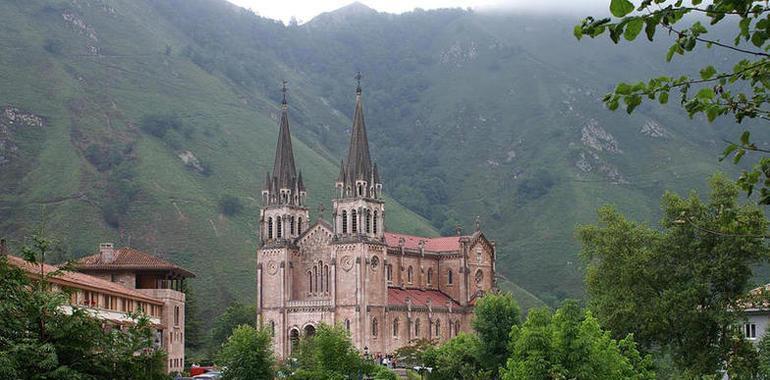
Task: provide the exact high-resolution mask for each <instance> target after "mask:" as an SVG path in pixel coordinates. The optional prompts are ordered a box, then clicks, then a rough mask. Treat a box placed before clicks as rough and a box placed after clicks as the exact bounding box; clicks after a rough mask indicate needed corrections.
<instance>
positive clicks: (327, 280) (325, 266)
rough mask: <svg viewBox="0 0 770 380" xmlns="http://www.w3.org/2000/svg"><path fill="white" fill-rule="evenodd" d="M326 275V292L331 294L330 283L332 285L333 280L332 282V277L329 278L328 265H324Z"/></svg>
mask: <svg viewBox="0 0 770 380" xmlns="http://www.w3.org/2000/svg"><path fill="white" fill-rule="evenodd" d="M324 273H325V274H326V291H327V292H329V291H331V290H330V289H331V287H330V286H329V283H330V281H331V280H330V277H329V266H328V265H324Z"/></svg>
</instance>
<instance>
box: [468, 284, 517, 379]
mask: <svg viewBox="0 0 770 380" xmlns="http://www.w3.org/2000/svg"><path fill="white" fill-rule="evenodd" d="M473 313H474V318H473V329H474V330H475V331H476V334H478V340H479V350H480V352H479V359H480V360H481V362H482V363H483V365H484V368H486V369H487V370H490V371H492V373H497V372H498V371H499V369H500V368H502V367H504V366H505V361H506V360H507V359H508V357H509V356H510V351H509V348H508V333H509V332H510V331H511V328H512V327H513V326H516V325H518V324H519V314H520V309H519V305H518V304H517V303H516V300H514V299H513V296H512V295H511V294H510V293H496V294H495V293H490V294H487V295H485V296H484V297H482V298H481V299H479V300H478V301H477V302H476V307H475V308H474V309H473Z"/></svg>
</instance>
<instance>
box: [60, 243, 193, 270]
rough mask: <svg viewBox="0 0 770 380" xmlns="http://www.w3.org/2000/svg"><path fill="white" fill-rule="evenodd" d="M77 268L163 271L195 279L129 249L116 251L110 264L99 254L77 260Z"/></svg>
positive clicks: (155, 259) (158, 259)
mask: <svg viewBox="0 0 770 380" xmlns="http://www.w3.org/2000/svg"><path fill="white" fill-rule="evenodd" d="M75 266H76V267H77V268H78V269H79V270H116V269H140V270H163V271H172V272H175V273H176V274H178V275H180V276H183V277H195V274H194V273H192V272H190V271H188V270H186V269H184V268H182V267H179V266H176V265H174V264H172V263H170V262H168V261H166V260H163V259H160V258H157V257H155V256H153V255H150V254H148V253H144V252H142V251H138V250H136V249H133V248H128V247H123V248H117V249H115V259H114V260H113V261H112V262H110V263H107V262H104V261H103V260H102V256H101V255H100V254H98V253H97V254H95V255H91V256H86V257H83V258H81V259H79V260H77V261H76V262H75Z"/></svg>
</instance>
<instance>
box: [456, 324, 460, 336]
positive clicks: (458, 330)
mask: <svg viewBox="0 0 770 380" xmlns="http://www.w3.org/2000/svg"><path fill="white" fill-rule="evenodd" d="M459 333H460V321H455V335H457V334H459Z"/></svg>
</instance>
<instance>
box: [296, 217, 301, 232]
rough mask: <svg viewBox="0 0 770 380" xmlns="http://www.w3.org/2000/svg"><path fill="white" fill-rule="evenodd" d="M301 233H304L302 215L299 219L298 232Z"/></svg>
mask: <svg viewBox="0 0 770 380" xmlns="http://www.w3.org/2000/svg"><path fill="white" fill-rule="evenodd" d="M301 233H302V218H301V217H300V218H298V219H297V234H301Z"/></svg>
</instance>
